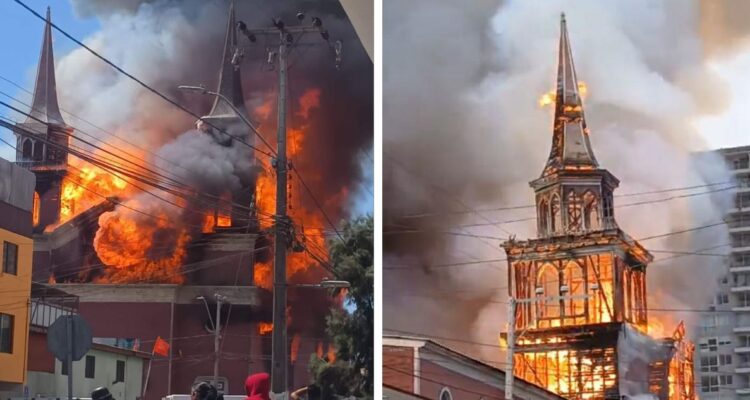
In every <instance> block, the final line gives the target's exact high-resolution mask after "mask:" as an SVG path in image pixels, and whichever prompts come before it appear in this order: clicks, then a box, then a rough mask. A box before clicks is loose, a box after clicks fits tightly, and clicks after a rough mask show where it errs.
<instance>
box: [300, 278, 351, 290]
mask: <svg viewBox="0 0 750 400" xmlns="http://www.w3.org/2000/svg"><path fill="white" fill-rule="evenodd" d="M286 286H287V287H295V288H297V287H301V288H316V289H347V288H350V287H351V286H352V284H351V283H349V282H348V281H338V280H329V279H323V280H322V281H320V283H294V284H291V285H286Z"/></svg>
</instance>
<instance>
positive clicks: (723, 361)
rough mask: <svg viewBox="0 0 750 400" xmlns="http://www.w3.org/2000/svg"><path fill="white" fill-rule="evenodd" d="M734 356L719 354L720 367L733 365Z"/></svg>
mask: <svg viewBox="0 0 750 400" xmlns="http://www.w3.org/2000/svg"><path fill="white" fill-rule="evenodd" d="M731 364H732V355H731V354H719V365H731Z"/></svg>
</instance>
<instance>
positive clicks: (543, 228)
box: [539, 200, 549, 236]
mask: <svg viewBox="0 0 750 400" xmlns="http://www.w3.org/2000/svg"><path fill="white" fill-rule="evenodd" d="M548 215H549V207H548V206H547V200H542V201H540V202H539V233H541V234H542V235H543V236H546V235H547V234H548V233H549V226H548V222H547V219H548Z"/></svg>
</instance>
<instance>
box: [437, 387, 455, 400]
mask: <svg viewBox="0 0 750 400" xmlns="http://www.w3.org/2000/svg"><path fill="white" fill-rule="evenodd" d="M439 398H440V400H453V395H452V394H451V390H450V389H448V387H445V386H444V387H443V388H442V389H440V397H439Z"/></svg>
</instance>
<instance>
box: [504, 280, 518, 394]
mask: <svg viewBox="0 0 750 400" xmlns="http://www.w3.org/2000/svg"><path fill="white" fill-rule="evenodd" d="M506 341H507V343H508V351H507V354H506V355H505V356H506V363H505V365H506V368H505V399H506V400H513V367H514V365H513V351H514V350H515V348H516V298H515V297H513V296H512V295H511V296H509V298H508V337H507V340H506Z"/></svg>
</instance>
